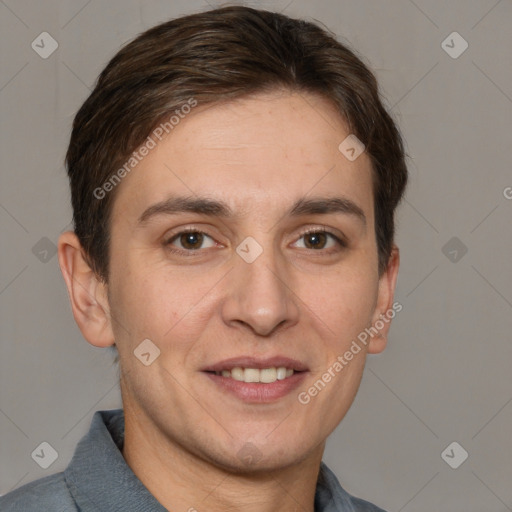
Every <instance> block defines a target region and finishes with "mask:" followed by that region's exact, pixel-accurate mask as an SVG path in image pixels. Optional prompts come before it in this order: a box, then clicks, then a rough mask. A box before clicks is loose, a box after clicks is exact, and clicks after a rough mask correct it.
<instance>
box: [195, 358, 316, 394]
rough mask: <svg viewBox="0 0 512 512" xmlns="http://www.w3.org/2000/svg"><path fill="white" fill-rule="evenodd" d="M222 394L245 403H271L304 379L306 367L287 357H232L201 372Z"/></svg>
mask: <svg viewBox="0 0 512 512" xmlns="http://www.w3.org/2000/svg"><path fill="white" fill-rule="evenodd" d="M202 371H203V372H204V373H205V374H206V375H207V376H208V377H209V378H210V379H211V380H212V381H213V382H214V383H215V384H217V386H219V387H220V388H221V389H222V391H228V392H230V393H231V394H234V395H235V396H237V397H238V398H239V399H242V400H243V401H245V402H271V401H275V400H277V399H279V398H282V397H284V396H285V395H287V394H289V393H290V392H291V391H292V390H293V389H295V388H296V387H297V386H298V385H299V384H300V383H301V382H302V381H303V380H304V378H305V376H306V374H307V373H308V368H307V366H306V365H305V364H303V363H301V362H300V361H296V360H294V359H290V358H286V357H273V358H266V359H257V358H253V357H243V358H232V359H229V360H225V361H221V362H219V363H216V364H214V365H211V366H208V367H206V368H204V369H203V370H202Z"/></svg>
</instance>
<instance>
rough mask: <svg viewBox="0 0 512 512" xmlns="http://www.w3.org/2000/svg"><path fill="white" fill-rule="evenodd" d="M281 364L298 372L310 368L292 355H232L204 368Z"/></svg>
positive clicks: (204, 369)
mask: <svg viewBox="0 0 512 512" xmlns="http://www.w3.org/2000/svg"><path fill="white" fill-rule="evenodd" d="M280 366H284V367H285V368H289V369H292V370H295V371H297V372H303V371H306V370H307V369H308V368H307V366H306V365H305V364H304V363H301V362H300V361H297V360H296V359H292V358H290V357H284V356H273V357H266V358H258V357H250V356H242V357H231V358H229V359H224V360H223V361H219V362H218V363H215V364H212V365H208V366H206V367H205V368H203V369H202V371H203V372H221V371H223V370H232V369H233V368H237V367H238V368H258V369H260V370H261V369H263V368H272V367H274V368H279V367H280Z"/></svg>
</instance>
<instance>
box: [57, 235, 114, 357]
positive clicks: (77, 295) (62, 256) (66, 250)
mask: <svg viewBox="0 0 512 512" xmlns="http://www.w3.org/2000/svg"><path fill="white" fill-rule="evenodd" d="M58 257H59V265H60V269H61V272H62V275H63V277H64V281H65V282H66V286H67V289H68V295H69V300H70V302H71V309H72V311H73V316H74V317H75V321H76V323H77V325H78V327H79V328H80V331H81V332H82V335H83V336H84V338H85V339H86V340H87V341H88V342H89V343H90V344H91V345H94V346H96V347H108V346H110V345H113V344H114V342H115V340H114V335H113V331H112V327H111V320H110V309H109V304H108V299H107V293H106V284H105V283H103V282H101V280H100V279H99V278H98V276H97V275H96V274H95V272H94V271H93V270H92V269H91V267H90V266H89V264H88V263H87V261H86V259H85V258H84V250H83V248H82V246H81V244H80V241H79V240H78V237H77V236H76V234H75V233H74V232H72V231H66V232H64V233H62V234H61V235H60V237H59V242H58Z"/></svg>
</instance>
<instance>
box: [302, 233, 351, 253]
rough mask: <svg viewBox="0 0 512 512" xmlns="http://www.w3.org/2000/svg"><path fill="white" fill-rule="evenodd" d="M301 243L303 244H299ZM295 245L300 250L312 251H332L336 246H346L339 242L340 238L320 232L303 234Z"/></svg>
mask: <svg viewBox="0 0 512 512" xmlns="http://www.w3.org/2000/svg"><path fill="white" fill-rule="evenodd" d="M301 241H303V242H302V243H300V242H301ZM296 244H299V245H298V247H299V248H301V249H312V250H323V249H333V248H335V247H336V246H338V248H339V247H342V248H343V247H346V244H345V243H344V242H343V240H340V238H338V237H337V236H335V235H333V234H332V233H329V232H327V231H322V230H317V231H307V232H305V233H303V234H302V235H301V236H300V238H299V241H298V242H296ZM326 252H327V251H326Z"/></svg>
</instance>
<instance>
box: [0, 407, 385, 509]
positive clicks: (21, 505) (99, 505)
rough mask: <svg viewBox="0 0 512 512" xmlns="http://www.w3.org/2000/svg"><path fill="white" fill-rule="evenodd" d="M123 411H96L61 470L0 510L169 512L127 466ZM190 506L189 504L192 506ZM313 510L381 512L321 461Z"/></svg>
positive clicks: (10, 497)
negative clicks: (353, 493)
mask: <svg viewBox="0 0 512 512" xmlns="http://www.w3.org/2000/svg"><path fill="white" fill-rule="evenodd" d="M123 441H124V413H123V410H122V409H115V410H110V411H97V412H96V413H95V414H94V417H93V419H92V423H91V428H90V430H89V432H88V433H87V434H86V435H85V436H84V437H83V438H82V439H81V441H80V442H79V443H78V445H77V447H76V449H75V453H74V455H73V458H72V460H71V462H70V463H69V465H68V467H67V468H66V469H65V471H63V472H60V473H57V474H54V475H50V476H47V477H45V478H41V479H39V480H36V481H34V482H30V483H28V484H26V485H24V486H22V487H19V488H18V489H15V490H14V491H11V492H10V493H8V494H6V495H5V496H3V497H1V498H0V511H1V512H36V511H37V512H43V511H48V512H76V511H80V512H115V511H119V512H121V511H122V512H132V511H133V512H167V509H165V508H164V507H163V506H162V505H161V504H160V503H159V502H158V501H157V500H156V498H155V497H154V496H153V495H152V494H151V493H150V492H149V491H148V489H147V488H146V487H145V486H144V484H143V483H142V482H141V481H140V480H139V479H138V478H137V477H136V476H135V474H134V473H133V471H132V470H131V469H130V467H129V466H128V464H126V462H125V460H124V458H123V455H122V453H121V450H122V447H123ZM191 507H193V504H191ZM315 512H384V511H383V510H382V509H380V508H378V507H376V506H375V505H372V504H371V503H369V502H367V501H364V500H361V499H359V498H355V497H353V496H350V494H348V493H347V492H346V491H345V490H344V489H343V488H342V487H341V485H340V484H339V482H338V479H337V478H336V476H335V475H334V473H333V472H332V471H331V470H330V469H329V468H328V467H327V466H326V465H325V464H324V463H323V462H322V465H321V468H320V476H319V479H318V482H317V486H316V494H315Z"/></svg>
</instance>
